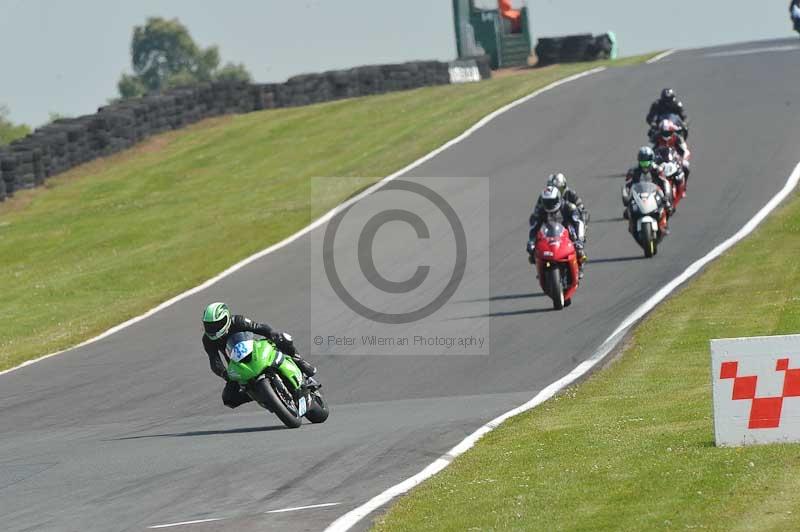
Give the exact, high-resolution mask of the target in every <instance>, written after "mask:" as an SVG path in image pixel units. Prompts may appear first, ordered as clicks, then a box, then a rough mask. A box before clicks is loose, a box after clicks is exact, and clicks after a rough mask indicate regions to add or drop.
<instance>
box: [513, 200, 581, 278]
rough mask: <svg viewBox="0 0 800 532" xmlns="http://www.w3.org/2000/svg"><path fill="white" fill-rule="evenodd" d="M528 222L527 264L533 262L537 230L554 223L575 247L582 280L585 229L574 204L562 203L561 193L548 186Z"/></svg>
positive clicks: (578, 210)
mask: <svg viewBox="0 0 800 532" xmlns="http://www.w3.org/2000/svg"><path fill="white" fill-rule="evenodd" d="M528 221H529V223H530V226H531V229H530V232H529V233H528V245H527V248H526V251H527V252H528V262H530V263H531V264H533V263H534V262H535V259H534V249H535V246H536V234H537V233H538V232H539V229H540V228H541V227H542V225H543V224H545V223H547V222H549V221H556V222H558V223H560V224H561V225H563V226H564V227H566V228H567V230H568V231H569V237H570V239H571V240H572V242H573V244H574V245H575V253H576V254H577V255H578V264H579V265H580V277H581V278H583V265H584V263H585V262H586V252H585V251H584V245H585V234H586V229H585V225H584V222H583V215H582V213H581V210H580V209H579V208H578V207H577V206H576V205H575V204H574V203H571V202H569V201H563V200H562V198H561V192H560V191H559V190H558V189H557V188H556V187H554V186H552V185H550V186H548V187H547V188H545V189H544V191H542V193H541V194H540V195H539V199H538V200H537V202H536V206H535V207H534V209H533V213H532V214H531V216H530V219H529V220H528Z"/></svg>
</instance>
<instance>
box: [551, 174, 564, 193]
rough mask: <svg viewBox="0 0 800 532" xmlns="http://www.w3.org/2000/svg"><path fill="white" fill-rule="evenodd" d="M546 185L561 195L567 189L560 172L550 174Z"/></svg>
mask: <svg viewBox="0 0 800 532" xmlns="http://www.w3.org/2000/svg"><path fill="white" fill-rule="evenodd" d="M547 185H548V186H553V187H556V188H557V189H558V191H559V192H561V194H564V190H566V188H567V178H566V176H564V174H562V173H561V172H559V173H557V174H550V177H548V178H547Z"/></svg>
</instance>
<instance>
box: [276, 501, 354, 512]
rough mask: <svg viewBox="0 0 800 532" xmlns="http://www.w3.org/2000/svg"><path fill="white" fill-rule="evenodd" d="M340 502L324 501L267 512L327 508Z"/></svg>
mask: <svg viewBox="0 0 800 532" xmlns="http://www.w3.org/2000/svg"><path fill="white" fill-rule="evenodd" d="M340 504H342V503H340V502H326V503H323V504H312V505H310V506H295V507H294V508H282V509H280V510H270V511H269V512H266V513H268V514H282V513H284V512H296V511H298V510H311V509H314V508H328V507H329V506H339V505H340Z"/></svg>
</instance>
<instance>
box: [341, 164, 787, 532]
mask: <svg viewBox="0 0 800 532" xmlns="http://www.w3.org/2000/svg"><path fill="white" fill-rule="evenodd" d="M798 181H800V163H798V165H797V166H795V168H794V171H793V172H792V174H791V175H790V176H789V179H788V180H787V181H786V184H785V185H784V186H783V188H782V189H781V190H780V192H778V193H777V194H776V195H775V196H773V197H772V199H770V200H769V201H768V202H767V204H766V205H764V207H762V208H761V210H760V211H758V212H757V213H756V214H755V216H753V218H751V219H750V221H748V222H747V223H746V224H745V225H744V227H742V228H741V229H739V231H737V232H736V234H734V235H733V236H732V237H730V238H728V239H727V240H725V241H724V242H723V243H722V244H720V245H718V246H717V247H715V248H714V249H712V250H711V251H709V252H708V254H706V255H705V256H703V257H702V258H700V259H698V260H697V261H695V262H693V263H692V264H691V265H690V266H689V267H688V268H686V269H685V270H684V271H683V273H681V274H680V275H678V276H677V277H676V278H675V279H673V280H672V281H670V282H669V283H668V284H666V285H665V286H664V287H663V288H662V289H661V290H659V291H658V292H656V293H655V294H654V295H653V296H652V297H650V299H648V300H647V301H645V302H644V303H643V304H642V305H641V306H639V308H637V309H636V310H635V311H633V313H632V314H631V315H629V316H628V317H627V318H625V320H623V322H622V323H620V325H619V327H617V328H616V329H615V330H614V332H613V333H611V335H610V336H609V337H608V338H606V340H605V341H604V342H603V343H602V344H601V345H600V347H599V348H598V349H597V351H595V353H594V354H593V355H592V356H591V357H590V358H589V359H587V360H585V361H584V362H581V363H580V364H579V365H578V366H577V367H576V368H575V369H573V370H572V371H571V372H569V374H568V375H566V376H565V377H562V378H560V379H559V380H557V381H556V382H554V383H552V384H550V385H549V386H547V387H546V388H545V389H543V390H542V391H540V392H539V393H537V394H536V396H535V397H534V398H533V399H531V400H530V401H528V402H527V403H525V404H523V405H521V406H518V407H517V408H515V409H513V410H509V411H508V412H506V413H505V414H502V415H500V416H498V417H496V418H494V419H493V420H491V421H490V422H488V423H487V424H485V425H483V426H482V427H480V428H479V429H478V430H476V431H475V432H473V433H472V434H470V435H469V436H467V437H466V438H464V439H463V440H462V441H461V443H459V444H458V445H456V446H455V447H453V448H452V449H450V450H449V451H448V452H447V453H446V454H444V455H442V456H440V457H439V458H437V459H436V461H434V462H433V463H432V464H430V465H428V467H426V468H425V469H423V470H422V471H420V472H419V473H417V474H416V475H414V476H413V477H410V478H407V479H406V480H404V481H403V482H400V483H399V484H395V485H394V486H392V487H390V488H388V489H387V490H385V491H384V492H382V493H380V494H378V495H376V496H375V497H373V498H371V499H370V500H368V501H367V502H366V503H364V504H362V505H361V506H359V507H357V508H355V509H353V510H351V511H349V512H347V513H346V514H344V515H343V516H341V517H340V518H338V519H337V520H336V521H334V522H333V523H331V524H330V525H329V526H328V527H327V528H326V529H325V532H345V531H346V530H349V529H350V528H351V527H353V525H355V524H356V523H358V522H359V521H361V520H362V519H364V518H365V517H367V516H368V515H369V514H371V513H372V512H374V511H375V510H377V509H378V508H380V507H381V506H383V505H384V504H386V503H388V502H389V501H390V500H392V499H393V498H394V497H397V496H398V495H402V494H403V493H406V492H407V491H409V490H410V489H411V488H413V487H415V486H416V485H418V484H419V483H421V482H422V481H424V480H426V479H428V478H430V477H432V476H433V475H435V474H436V473H438V472H439V471H441V470H442V469H444V468H445V467H447V466H448V465H449V464H450V462H452V461H453V459H454V458H455V457H457V456H459V455H461V454H463V453H464V452H466V451H467V450H468V449H470V448H471V447H472V446H473V445H475V442H477V441H478V440H479V439H480V438H481V437H483V435H484V434H486V433H488V432H491V431H492V430H494V429H495V428H497V427H498V426H499V425H500V424H501V423H503V422H504V421H505V420H507V419H508V418H510V417H513V416H516V415H517V414H521V413H522V412H525V411H528V410H530V409H532V408H534V407H536V406H538V405H540V404H542V403H543V402H545V401H547V400H548V399H550V398H551V397H553V396H554V395H555V394H556V393H558V392H559V391H560V390H562V389H563V388H564V387H566V386H569V385H570V384H572V383H573V382H575V381H576V380H577V379H579V378H580V377H582V376H584V375H586V373H587V372H588V371H589V370H591V369H592V368H593V367H594V366H596V365H597V363H598V362H600V361H601V360H603V359H604V358H605V357H606V356H607V355H608V354H609V353H610V352H611V351H612V349H614V347H616V345H617V344H618V343H619V341H620V340H621V339H622V338H623V337H624V336H625V333H626V332H627V331H628V329H630V327H631V326H632V325H633V324H634V323H636V322H637V321H638V320H639V319H641V318H642V317H643V316H644V315H645V314H647V313H648V312H650V311H651V310H652V309H653V307H655V306H656V305H657V304H658V303H660V302H661V301H663V300H664V298H666V297H667V296H668V295H669V294H670V293H671V292H672V291H673V290H675V289H676V288H677V287H678V286H680V285H681V284H683V283H684V282H686V281H687V280H688V279H689V278H690V277H692V276H693V275H695V274H696V273H697V272H699V271H700V269H702V268H703V267H704V266H705V265H706V264H708V263H709V262H711V261H712V260H714V259H716V258H717V257H719V256H720V255H722V254H723V253H724V252H725V251H727V250H728V249H729V248H731V247H732V246H733V245H734V244H736V243H737V242H739V241H740V240H742V239H743V238H745V237H746V236H747V235H749V234H750V233H752V232H753V230H754V229H755V228H756V227H757V226H758V224H760V223H761V222H762V221H763V220H764V218H766V217H767V215H769V213H770V212H772V211H773V210H774V209H775V207H777V206H778V205H779V204H780V203H781V202H782V201H783V200H784V199H786V197H787V196H789V194H791V192H792V191H793V190H794V189H795V187H796V186H797V182H798Z"/></svg>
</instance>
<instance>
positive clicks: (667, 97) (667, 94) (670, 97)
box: [661, 89, 675, 102]
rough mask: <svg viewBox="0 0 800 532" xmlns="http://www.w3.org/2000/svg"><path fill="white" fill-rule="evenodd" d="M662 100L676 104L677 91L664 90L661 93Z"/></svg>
mask: <svg viewBox="0 0 800 532" xmlns="http://www.w3.org/2000/svg"><path fill="white" fill-rule="evenodd" d="M661 99H662V100H663V101H665V102H667V101H669V102H674V101H675V91H674V90H672V89H664V90H663V91H661Z"/></svg>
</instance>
